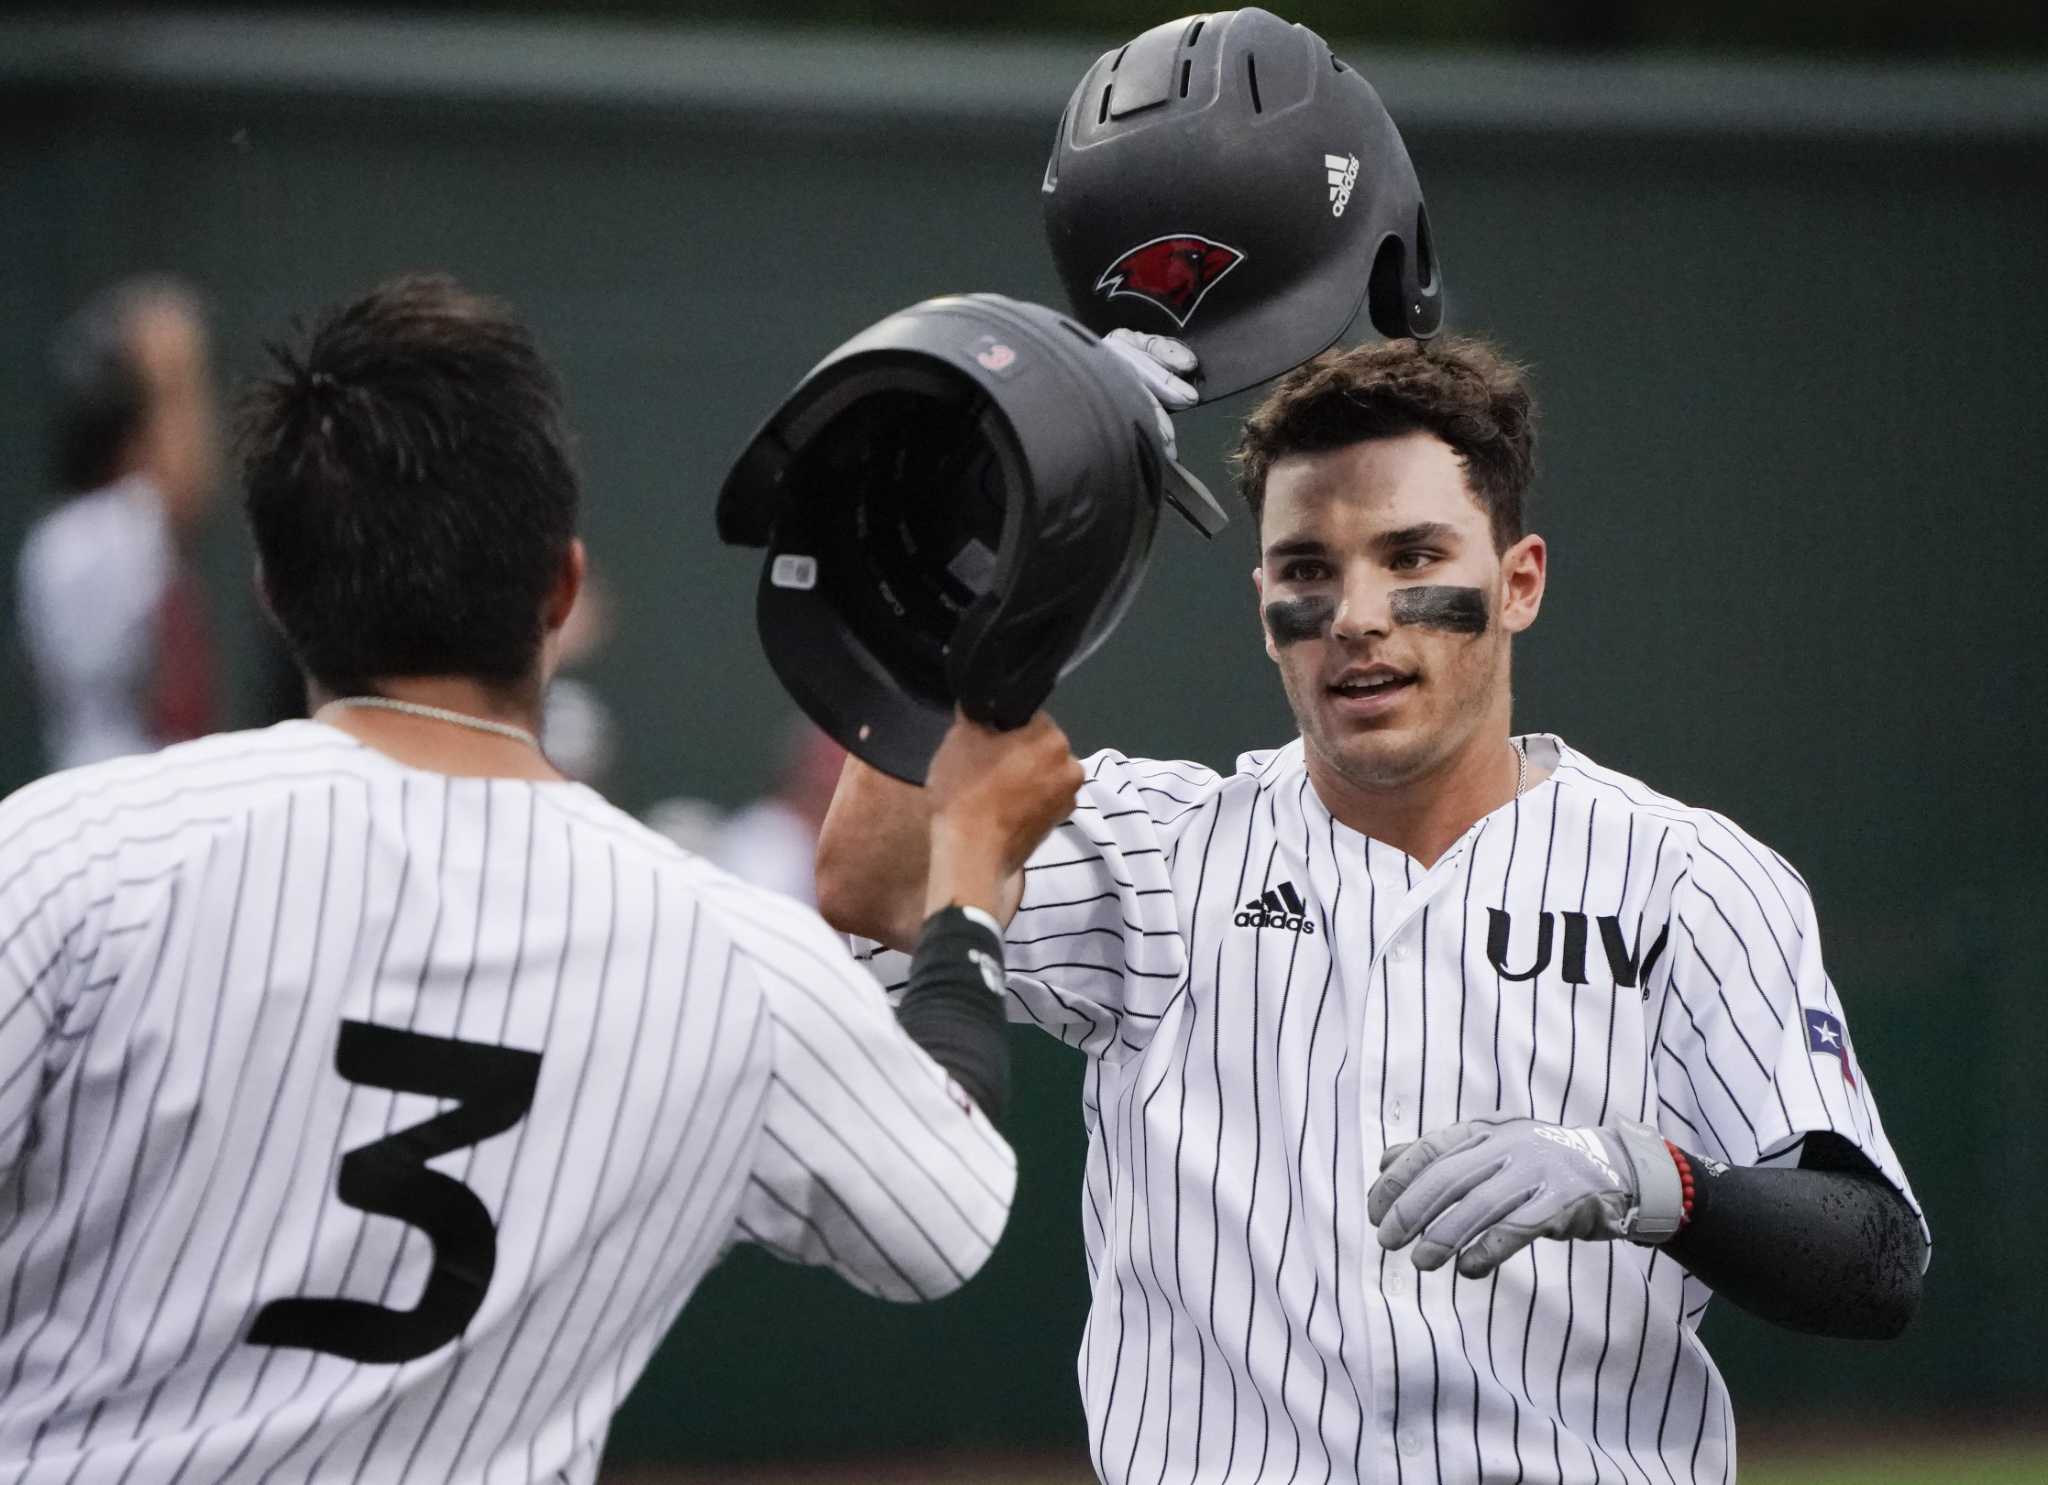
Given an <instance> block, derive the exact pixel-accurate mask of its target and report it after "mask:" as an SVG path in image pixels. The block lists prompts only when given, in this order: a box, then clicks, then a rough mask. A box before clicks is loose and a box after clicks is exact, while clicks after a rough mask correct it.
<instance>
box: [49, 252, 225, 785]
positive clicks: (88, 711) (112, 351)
mask: <svg viewBox="0 0 2048 1485" xmlns="http://www.w3.org/2000/svg"><path fill="white" fill-rule="evenodd" d="M51 349H52V354H51V362H52V370H53V372H54V375H55V380H56V387H57V415H56V428H55V436H54V440H53V442H54V445H55V480H56V488H57V491H58V493H59V494H60V495H61V496H63V497H64V499H63V503H62V504H60V505H59V506H58V507H57V508H56V509H55V510H53V511H51V512H50V513H49V514H47V515H45V516H44V517H43V518H42V519H41V520H39V521H37V522H36V524H35V525H34V526H33V527H31V528H30V530H29V534H28V538H27V540H26V541H25V542H24V543H23V546H22V551H21V566H20V574H19V577H20V581H19V585H18V586H19V593H20V604H21V614H20V617H21V629H22V636H23V641H24V644H25V647H26V649H27V652H28V657H29V662H30V665H31V666H32V668H33V670H34V673H35V679H36V689H37V692H38V697H39V703H40V707H41V712H42V724H43V738H44V746H45V749H46V751H47V753H48V755H49V761H50V763H51V765H52V766H53V767H56V768H70V767H75V766H77V765H79V764H83V763H93V762H97V761H99V760H100V759H104V758H115V757H120V756H122V755H124V754H129V753H145V752H153V751H154V750H156V749H157V748H160V747H163V746H164V745H165V744H167V743H173V742H180V741H183V740H185V739H187V738H193V737H198V736H200V735H202V734H204V733H206V732H208V731H210V730H212V728H213V726H214V725H215V723H216V720H217V716H216V706H217V696H216V667H215V660H214V652H213V646H212V641H211V639H210V637H209V635H208V633H207V626H206V614H205V605H204V602H203V599H202V597H201V593H200V585H199V582H198V579H197V576H196V574H195V572H194V571H193V568H192V564H191V559H190V552H191V547H192V544H193V542H194V540H195V538H196V537H197V534H198V532H199V530H200V528H201V526H202V525H203V523H204V520H205V517H206V514H207V511H208V509H209V508H210V507H211V506H212V504H213V499H214V491H215V486H216V483H217V479H218V475H219V463H220V460H219V445H218V437H219V435H218V425H217V419H216V416H215V407H214V392H213V374H212V368H211V364H210V359H209V354H208V346H207V333H206V323H205V320H204V317H203V315H202V313H201V309H200V304H199V299H198V296H197V295H196V294H194V292H193V291H192V290H191V289H190V288H189V287H187V286H186V285H184V284H182V283H180V282H178V281H177V280H175V279H170V278H164V277H154V276H152V277H145V278H134V279H128V280H125V281H123V282H121V283H118V284H115V285H113V286H112V287H111V288H108V289H106V290H104V291H102V292H101V293H100V294H98V295H97V296H95V297H94V298H93V299H92V300H91V301H89V302H88V303H87V304H86V305H85V306H84V307H83V308H81V309H79V310H78V311H77V312H76V313H75V314H74V315H73V316H72V317H71V318H70V319H69V320H67V321H66V322H65V323H64V325H63V327H62V328H61V329H60V330H59V332H58V334H57V337H56V340H55V342H54V344H53V346H52V348H51Z"/></svg>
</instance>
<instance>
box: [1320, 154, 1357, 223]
mask: <svg viewBox="0 0 2048 1485" xmlns="http://www.w3.org/2000/svg"><path fill="white" fill-rule="evenodd" d="M1323 169H1324V170H1325V171H1326V172H1327V173H1328V174H1329V177H1330V215H1331V216H1333V217H1341V216H1343V215H1344V208H1345V207H1347V206H1349V205H1350V204H1351V189H1352V187H1354V186H1356V185H1357V184H1358V156H1356V155H1325V156H1323Z"/></svg>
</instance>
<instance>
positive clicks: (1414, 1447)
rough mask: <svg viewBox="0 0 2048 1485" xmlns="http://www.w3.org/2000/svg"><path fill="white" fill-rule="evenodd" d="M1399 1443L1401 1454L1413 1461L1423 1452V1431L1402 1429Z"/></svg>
mask: <svg viewBox="0 0 2048 1485" xmlns="http://www.w3.org/2000/svg"><path fill="white" fill-rule="evenodd" d="M1399 1442H1400V1445H1401V1452H1402V1453H1403V1454H1405V1455H1407V1456H1408V1457H1409V1458H1410V1459H1413V1458H1414V1457H1415V1456H1416V1455H1418V1454H1420V1453H1421V1452H1422V1430H1421V1429H1419V1428H1404V1429H1402V1430H1401V1436H1400V1440H1399Z"/></svg>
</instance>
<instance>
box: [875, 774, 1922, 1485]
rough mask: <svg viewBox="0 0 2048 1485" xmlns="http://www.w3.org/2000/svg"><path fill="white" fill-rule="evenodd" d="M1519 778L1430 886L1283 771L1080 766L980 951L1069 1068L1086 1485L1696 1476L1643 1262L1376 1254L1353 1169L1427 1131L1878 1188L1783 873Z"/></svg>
mask: <svg viewBox="0 0 2048 1485" xmlns="http://www.w3.org/2000/svg"><path fill="white" fill-rule="evenodd" d="M1531 749H1532V756H1533V758H1534V759H1535V761H1536V762H1538V763H1543V764H1552V763H1554V766H1555V772H1554V774H1553V776H1552V777H1551V778H1549V779H1547V780H1545V781H1544V782H1542V783H1541V784H1538V785H1536V786H1534V787H1532V788H1531V789H1530V790H1529V791H1528V792H1527V793H1526V794H1525V795H1523V796H1522V797H1521V798H1520V799H1519V800H1518V801H1516V802H1514V803H1512V804H1509V805H1506V806H1503V807H1502V808H1501V809H1499V810H1496V811H1494V812H1493V813H1492V814H1490V815H1488V816H1486V817H1485V818H1484V819H1482V820H1480V821H1478V822H1477V823H1476V824H1474V825H1473V827H1472V828H1471V829H1470V830H1469V831H1468V832H1466V834H1465V835H1464V837H1463V838H1462V839H1460V840H1459V841H1458V842H1457V843H1456V844H1455V845H1453V846H1452V847H1451V848H1450V850H1449V851H1447V852H1446V853H1445V855H1444V857H1443V858H1442V859H1441V860H1440V861H1438V862H1437V863H1435V865H1434V866H1432V867H1428V868H1425V867H1424V866H1422V865H1421V864H1420V863H1418V862H1416V861H1413V860H1411V859H1410V858H1408V857H1407V856H1405V855H1404V854H1402V853H1401V852H1400V851H1398V850H1396V849H1394V848H1392V847H1389V846H1387V845H1385V844H1383V843H1379V842H1375V841H1372V840H1370V839H1368V838H1367V837H1365V836H1363V835H1360V834H1359V833H1357V832H1356V831H1353V830H1351V829H1348V828H1347V827H1345V826H1343V825H1340V824H1338V823H1337V822H1336V821H1335V820H1334V819H1333V818H1332V817H1331V816H1330V814H1329V812H1328V810H1326V809H1325V808H1324V807H1323V804H1322V802H1321V801H1320V799H1319V798H1318V797H1317V795H1316V792H1315V790H1314V789H1313V788H1312V787H1311V786H1310V785H1309V782H1308V778H1307V775H1306V773H1305V772H1304V770H1303V766H1302V758H1301V744H1300V742H1299V741H1297V742H1295V743H1293V744H1292V745H1290V746H1288V747H1285V748H1282V749H1279V750H1278V751H1276V752H1270V753H1252V754H1247V755H1246V756H1245V757H1244V758H1242V759H1241V760H1240V761H1239V764H1238V771H1237V772H1236V773H1235V774H1234V775H1231V776H1228V777H1219V776H1218V775H1216V774H1214V773H1212V772H1210V771H1209V770H1208V769H1205V768H1202V767H1200V766H1199V765H1193V764H1184V763H1155V762H1145V761H1139V760H1133V759H1126V758H1124V757H1122V756H1121V755H1119V754H1116V753H1100V754H1097V755H1095V756H1094V757H1093V758H1091V759H1090V760H1089V761H1088V774H1089V783H1088V784H1087V785H1086V786H1085V788H1084V789H1083V791H1082V798H1081V803H1080V806H1079V807H1078V808H1077V810H1076V812H1075V814H1074V816H1073V818H1072V819H1071V820H1069V821H1068V822H1067V823H1066V824H1065V825H1064V826H1062V827H1061V828H1060V829H1059V830H1057V831H1056V832H1055V833H1054V834H1053V836H1052V837H1051V838H1050V839H1049V840H1048V842H1047V844H1046V845H1045V847H1044V848H1042V849H1041V850H1040V851H1039V852H1038V854H1037V855H1036V856H1035V857H1034V858H1033V860H1032V862H1031V864H1030V867H1029V868H1028V875H1027V881H1026V887H1025V893H1024V899H1023V905H1022V907H1021V909H1020V910H1019V912H1018V914H1017V917H1016V919H1015V921H1014V922H1013V923H1012V925H1011V927H1010V929H1009V933H1008V941H1009V948H1008V956H1009V962H1010V967H1011V971H1012V977H1011V981H1010V990H1011V995H1012V999H1013V1014H1014V1015H1016V1016H1018V1017H1019V1018H1022V1019H1029V1020H1032V1021H1035V1022H1038V1023H1039V1024H1041V1025H1042V1026H1044V1027H1045V1028H1046V1029H1047V1030H1049V1031H1051V1032H1052V1033H1053V1034H1055V1035H1057V1036H1059V1037H1060V1038H1061V1039H1062V1040H1064V1041H1067V1042H1069V1043H1071V1044H1072V1045H1074V1046H1076V1047H1079V1048H1080V1049H1082V1050H1083V1051H1084V1052H1086V1053H1087V1054H1088V1068H1087V1075H1086V1080H1085V1084H1084V1093H1083V1112H1084V1115H1085V1120H1086V1124H1087V1128H1088V1136H1089V1146H1088V1162H1087V1179H1086V1187H1085V1192H1084V1196H1083V1210H1082V1222H1083V1227H1084V1230H1085V1237H1086V1243H1087V1251H1088V1263H1089V1270H1090V1275H1091V1279H1092V1284H1093V1304H1092V1307H1091V1310H1090V1314H1089V1320H1088V1328H1087V1334H1086V1336H1085V1338H1084V1339H1083V1342H1082V1346H1081V1356H1080V1376H1081V1387H1082V1392H1083V1395H1084V1400H1085V1403H1086V1407H1087V1414H1088V1419H1089V1427H1090V1433H1091V1438H1090V1444H1091V1446H1092V1449H1093V1452H1094V1458H1095V1464H1096V1468H1097V1470H1098V1471H1099V1472H1100V1474H1101V1476H1102V1478H1103V1479H1104V1480H1106V1481H1109V1482H1113V1485H1122V1482H1141V1485H1156V1482H1172V1485H1183V1482H1194V1481H1203V1482H1209V1481H1217V1482H1221V1481H1232V1482H1250V1481H1262V1482H1272V1485H1280V1482H1290V1485H1291V1482H1328V1481H1353V1480H1362V1481H1377V1482H1380V1485H1421V1482H1425V1481H1427V1482H1454V1481H1474V1480H1488V1481H1492V1480H1501V1481H1507V1480H1519V1481H1565V1480H1569V1481H1573V1482H1589V1481H1610V1482H1615V1485H1623V1482H1631V1485H1653V1482H1655V1485H1670V1482H1671V1481H1674V1480H1675V1481H1681V1482H1682V1481H1724V1480H1728V1479H1732V1478H1733V1476H1734V1468H1735V1466H1734V1457H1735V1456H1734V1436H1733V1425H1732V1419H1731V1415H1730V1411H1729V1404H1728V1397H1727V1392H1726V1389H1725V1388H1724V1387H1723V1385H1722V1382H1721V1378H1720V1375H1719V1374H1718V1373H1717V1372H1716V1370H1715V1368H1714V1365H1713V1362H1712V1361H1711V1360H1710V1359H1709V1358H1708V1356H1707V1353H1706V1351H1705V1350H1704V1349H1703V1348H1702V1347H1701V1345H1700V1342H1699V1340H1698V1339H1697V1337H1696V1335H1695V1333H1694V1332H1695V1329H1696V1327H1697V1325H1698V1322H1699V1318H1700V1315H1701V1313H1702V1311H1704V1310H1705V1308H1706V1305H1707V1301H1708V1298H1709V1291H1708V1290H1707V1288H1706V1287H1705V1286H1704V1285H1702V1284H1701V1283H1699V1282H1698V1281H1697V1280H1695V1279H1693V1278H1691V1277H1690V1276H1689V1275H1688V1274H1686V1273H1685V1271H1684V1270H1683V1269H1681V1268H1680V1267H1679V1266H1678V1265H1677V1264H1676V1263H1674V1262H1673V1261H1672V1260H1671V1259H1670V1258H1668V1257H1666V1256H1664V1255H1661V1254H1659V1253H1658V1252H1657V1251H1656V1250H1654V1249H1650V1248H1643V1247H1637V1246H1634V1245H1631V1244H1628V1243H1619V1242H1612V1243H1610V1242H1602V1243H1567V1242H1557V1241H1539V1242H1538V1243H1536V1244H1534V1245H1533V1246H1532V1247H1531V1248H1529V1249H1528V1250H1527V1251H1525V1252H1523V1253H1521V1254H1519V1255H1517V1256H1516V1257H1514V1258H1513V1259H1511V1260H1509V1261H1508V1262H1507V1263H1506V1264H1504V1265H1503V1266H1502V1267H1501V1269H1500V1270H1499V1271H1498V1272H1497V1273H1496V1274H1495V1275H1493V1276H1491V1277H1489V1278H1487V1279H1484V1280H1476V1281H1475V1280H1470V1279H1464V1278H1460V1277H1458V1276H1457V1274H1456V1272H1455V1270H1454V1269H1453V1268H1452V1267H1449V1266H1446V1267H1445V1268H1443V1269H1440V1270H1438V1271H1436V1272H1434V1273H1427V1274H1425V1273H1422V1272H1420V1271H1418V1270H1417V1269H1416V1268H1415V1267H1414V1266H1413V1264H1412V1263H1411V1262H1410V1261H1409V1259H1408V1257H1407V1256H1406V1254H1405V1252H1400V1253H1388V1252H1386V1251H1385V1250H1384V1249H1382V1248H1381V1247H1380V1245H1379V1242H1378V1240H1377V1238H1376V1236H1375V1234H1374V1231H1373V1228H1372V1225H1371V1224H1370V1223H1369V1222H1368V1221H1367V1219H1366V1216H1365V1195H1366V1190H1367V1188H1368V1187H1369V1186H1370V1184H1371V1181H1372V1178H1373V1176H1374V1174H1375V1173H1376V1172H1377V1170H1378V1168H1379V1158H1380V1153H1381V1152H1382V1151H1383V1150H1385V1149H1386V1148H1387V1147H1388V1146H1390V1145H1394V1144H1397V1143H1400V1142H1402V1141H1406V1140H1411V1139H1414V1138H1416V1137H1417V1136H1419V1135H1421V1134H1422V1133H1424V1132H1425V1131H1427V1130H1431V1129H1435V1128H1438V1127H1441V1126H1443V1125H1447V1124H1451V1123H1454V1122H1456V1121H1457V1120H1460V1119H1465V1118H1470V1117H1473V1116H1476V1115H1492V1114H1502V1115H1527V1116H1531V1117H1534V1118H1538V1119H1544V1120H1550V1121H1554V1122H1557V1123H1562V1124H1571V1125H1580V1124H1599V1123H1602V1122H1604V1121H1608V1120H1613V1119H1619V1118H1631V1119H1644V1120H1648V1121H1651V1122H1654V1123H1656V1124H1659V1125H1660V1126H1661V1127H1662V1129H1663V1130H1664V1132H1665V1133H1666V1134H1667V1135H1669V1136H1670V1137H1671V1138H1672V1139H1673V1140H1675V1141H1678V1142H1680V1143H1681V1144H1683V1145H1685V1146H1687V1147H1689V1148H1690V1149H1692V1150H1694V1151H1696V1152H1698V1153H1701V1154H1704V1155H1706V1156H1709V1157H1712V1158H1715V1159H1719V1160H1723V1161H1727V1162H1730V1163H1735V1164H1754V1163H1758V1162H1764V1161H1772V1162H1785V1161H1791V1160H1795V1159H1796V1158H1797V1149H1798V1144H1799V1141H1800V1138H1801V1136H1802V1135H1804V1134H1806V1133H1807V1132H1808V1131H1812V1130H1823V1129H1826V1130H1834V1131H1837V1132H1838V1133H1840V1134H1841V1135H1842V1136H1843V1137H1844V1138H1847V1139H1849V1140H1851V1141H1853V1142H1854V1143H1855V1144H1856V1145H1858V1146H1859V1147H1860V1148H1861V1149H1862V1150H1863V1151H1864V1152H1865V1153H1867V1154H1868V1155H1869V1157H1870V1158H1871V1160H1872V1161H1873V1162H1874V1163H1875V1164H1876V1165H1877V1166H1878V1167H1879V1169H1881V1170H1882V1171H1883V1172H1884V1173H1885V1175H1886V1177H1887V1178H1888V1179H1890V1180H1891V1181H1892V1182H1893V1183H1894V1184H1896V1185H1897V1186H1898V1187H1899V1189H1900V1190H1901V1191H1905V1190H1906V1189H1907V1188H1906V1184H1905V1177H1904V1175H1903V1173H1902V1172H1901V1171H1900V1169H1899V1164H1898V1161H1897V1159H1896V1158H1895V1157H1894V1156H1893V1154H1892V1150H1891V1147H1890V1145H1889V1144H1888V1143H1887V1142H1886V1140H1885V1136H1884V1131H1883V1129H1882V1127H1881V1126H1880V1125H1879V1123H1878V1118H1877V1110H1876V1106H1875V1104H1874V1103H1873V1102H1872V1100H1871V1095H1870V1087H1869V1083H1868V1081H1867V1080H1866V1079H1865V1078H1864V1077H1863V1075H1862V1071H1861V1069H1860V1068H1859V1067H1857V1066H1856V1064H1855V1059H1854V1054H1853V1052H1852V1051H1847V1050H1846V1040H1845V1042H1844V1046H1845V1050H1844V1052H1843V1053H1842V1054H1841V1055H1839V1056H1835V1055H1828V1054H1825V1053H1817V1052H1815V1051H1813V1050H1811V1049H1810V1045H1809V1032H1808V1015H1807V1013H1808V1011H1809V1010H1810V1011H1813V1012H1819V1013H1824V1016H1825V1018H1826V1019H1827V1020H1828V1021H1831V1022H1832V1024H1833V1025H1834V1026H1835V1027H1836V1028H1837V1029H1838V1030H1839V1027H1840V1025H1841V1021H1842V1018H1843V1012H1842V1007H1841V1004H1840V1002H1839V1000H1838V999H1837V997H1836V995H1835V991H1834V987H1833V986H1832V985H1831V984H1830V983H1829V981H1828V979H1827V975H1826V972H1825V970H1824V969H1823V968H1822V964H1821V955H1820V938H1819V934H1818V931H1817V929H1816V927H1815V924H1814V917H1813V909H1812V906H1811V903H1810V901H1809V899H1808V896H1807V892H1806V889H1805V887H1804V885H1803V884H1802V883H1801V881H1800V879H1799V878H1798V876H1797V875H1796V874H1795V873H1794V872H1793V871H1792V869H1791V868H1790V867H1789V866H1787V865H1786V864H1785V863H1784V862H1783V861H1782V860H1781V859H1780V858H1778V857H1777V856H1776V855H1774V854H1773V853H1772V852H1770V851H1769V850H1767V849H1766V848H1764V847H1762V846H1760V845H1759V844H1757V843H1756V842H1755V841H1753V840H1751V839H1750V838H1749V837H1748V836H1746V835H1744V834H1743V833H1742V832H1741V831H1740V830H1738V829H1736V828H1735V827H1734V826H1733V825H1731V824H1730V823H1729V822H1728V821H1726V820H1724V819H1722V818H1721V817H1720V816H1718V815H1715V814H1713V813H1711V812H1709V811H1706V810H1701V809H1693V808H1688V807H1687V806H1685V805H1682V804H1679V803H1677V802H1676V801H1674V800H1670V799H1667V798H1664V797H1662V796H1660V795H1658V794H1656V793H1654V792H1652V791H1651V790H1649V789H1648V788H1646V787H1645V786H1644V785H1642V784H1640V783H1638V782H1636V781H1635V780H1633V779H1630V778H1627V777H1624V776H1623V775H1620V774H1617V773H1613V772H1611V771H1609V770H1607V769H1604V768H1601V767H1598V766H1597V765H1595V764H1594V763H1592V762H1591V761H1589V760H1588V759H1586V758H1585V757H1583V756H1582V755H1580V754H1578V753H1576V752H1574V751H1572V750H1571V749H1569V748H1567V747H1565V746H1563V745H1562V744H1561V743H1559V742H1558V741H1557V740H1556V739H1554V738H1547V737H1539V738H1535V739H1532V740H1531ZM888 968H893V969H898V970H899V972H898V974H897V975H896V976H895V977H897V978H900V965H899V964H894V963H892V965H890V966H889V967H888ZM888 977H889V975H888V974H887V973H886V972H885V978H888ZM1908 1199H1909V1200H1910V1193H1909V1194H1908Z"/></svg>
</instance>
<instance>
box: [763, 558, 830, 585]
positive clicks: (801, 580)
mask: <svg viewBox="0 0 2048 1485" xmlns="http://www.w3.org/2000/svg"><path fill="white" fill-rule="evenodd" d="M768 581H769V582H770V583H772V584H774V585H775V586H776V587H778V588H794V589H796V590H797V591H798V592H800V593H808V592H810V591H811V589H813V588H815V587H817V586H818V559H817V558H816V557H803V556H799V555H798V554H797V553H795V552H784V553H782V555H780V556H779V557H777V558H776V559H775V561H774V562H773V563H771V564H770V565H769V568H768Z"/></svg>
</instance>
